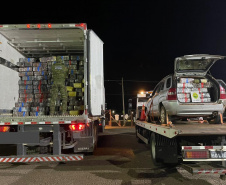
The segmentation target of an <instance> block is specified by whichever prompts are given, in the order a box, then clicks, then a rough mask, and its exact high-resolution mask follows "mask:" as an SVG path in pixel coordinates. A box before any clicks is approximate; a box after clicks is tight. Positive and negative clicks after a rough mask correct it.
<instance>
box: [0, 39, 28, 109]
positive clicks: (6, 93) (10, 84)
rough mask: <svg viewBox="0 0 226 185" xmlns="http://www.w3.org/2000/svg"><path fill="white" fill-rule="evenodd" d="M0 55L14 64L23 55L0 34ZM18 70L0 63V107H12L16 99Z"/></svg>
mask: <svg viewBox="0 0 226 185" xmlns="http://www.w3.org/2000/svg"><path fill="white" fill-rule="evenodd" d="M0 57H1V58H4V59H6V60H8V61H9V62H12V63H13V64H16V63H17V62H18V61H19V58H23V57H24V56H23V55H22V54H20V53H19V52H18V51H17V50H15V49H14V48H13V47H12V46H11V45H9V44H8V40H7V39H6V38H5V37H4V36H2V35H0ZM18 80H19V76H18V72H16V71H14V70H12V69H10V68H7V67H6V66H3V65H0V84H1V90H0V97H1V99H0V109H12V108H13V107H14V106H15V102H16V101H17V99H18V89H19V86H18Z"/></svg>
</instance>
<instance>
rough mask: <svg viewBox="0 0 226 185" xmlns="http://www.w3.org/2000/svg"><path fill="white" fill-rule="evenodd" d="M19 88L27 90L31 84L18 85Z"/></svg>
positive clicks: (31, 87) (30, 87)
mask: <svg viewBox="0 0 226 185" xmlns="http://www.w3.org/2000/svg"><path fill="white" fill-rule="evenodd" d="M19 89H20V90H24V89H26V90H29V89H33V85H19Z"/></svg>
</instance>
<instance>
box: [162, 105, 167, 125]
mask: <svg viewBox="0 0 226 185" xmlns="http://www.w3.org/2000/svg"><path fill="white" fill-rule="evenodd" d="M167 120H168V117H167V115H166V109H165V107H164V106H161V108H160V122H161V123H162V124H167Z"/></svg>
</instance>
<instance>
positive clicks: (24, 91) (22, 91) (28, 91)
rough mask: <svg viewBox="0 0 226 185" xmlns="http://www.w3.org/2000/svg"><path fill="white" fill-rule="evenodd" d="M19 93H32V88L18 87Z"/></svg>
mask: <svg viewBox="0 0 226 185" xmlns="http://www.w3.org/2000/svg"><path fill="white" fill-rule="evenodd" d="M19 93H21V94H22V93H24V94H26V93H27V94H30V93H33V89H27V90H26V89H19Z"/></svg>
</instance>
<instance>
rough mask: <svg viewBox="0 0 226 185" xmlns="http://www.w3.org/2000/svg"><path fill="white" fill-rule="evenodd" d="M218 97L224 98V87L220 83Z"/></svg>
mask: <svg viewBox="0 0 226 185" xmlns="http://www.w3.org/2000/svg"><path fill="white" fill-rule="evenodd" d="M220 99H226V93H225V89H224V88H223V87H222V86H221V85H220Z"/></svg>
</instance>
